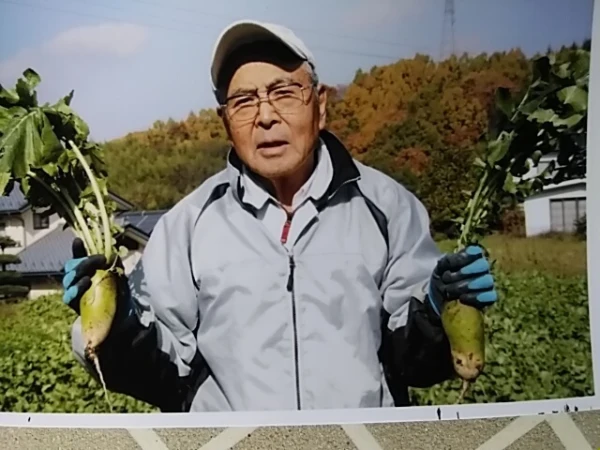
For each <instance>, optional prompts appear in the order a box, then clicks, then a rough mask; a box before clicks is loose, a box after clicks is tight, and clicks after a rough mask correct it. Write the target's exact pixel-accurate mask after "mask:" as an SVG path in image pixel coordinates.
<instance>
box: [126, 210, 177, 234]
mask: <svg viewBox="0 0 600 450" xmlns="http://www.w3.org/2000/svg"><path fill="white" fill-rule="evenodd" d="M166 212H167V210H166V209H163V210H156V211H126V212H122V213H121V214H119V216H118V217H117V223H118V224H119V225H121V226H122V227H132V228H135V229H137V230H138V231H141V232H142V233H144V234H146V235H148V236H150V233H152V230H153V229H154V226H155V225H156V223H157V222H158V220H159V219H160V218H161V217H162V216H163V214H165V213H166Z"/></svg>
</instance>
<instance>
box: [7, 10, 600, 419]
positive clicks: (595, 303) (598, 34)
mask: <svg viewBox="0 0 600 450" xmlns="http://www.w3.org/2000/svg"><path fill="white" fill-rule="evenodd" d="M593 8H594V9H593V13H592V17H593V19H592V33H591V34H592V44H591V61H590V88H589V97H588V105H589V106H588V111H589V112H588V123H589V124H590V125H591V126H588V135H587V149H588V152H587V173H588V174H590V173H592V174H596V175H597V177H598V178H596V177H595V176H588V177H587V197H588V202H587V218H588V223H589V224H591V226H588V230H598V229H600V201H592V202H590V201H589V197H590V193H591V192H600V0H595V1H594V6H593ZM594 124H597V125H595V126H594ZM594 148H596V149H597V150H592V151H589V149H594ZM596 227H598V228H596ZM596 252H598V253H596ZM596 254H600V234H596V233H595V232H592V233H588V237H587V266H588V299H589V301H588V305H589V317H590V340H591V347H592V348H591V354H592V367H593V380H594V382H593V384H594V395H593V396H587V397H574V398H564V399H549V400H534V401H518V402H502V403H474V404H466V405H436V406H409V407H401V408H356V409H319V410H312V411H244V412H208V413H122V414H103V413H90V414H75V413H69V414H63V413H10V412H0V427H26V428H112V429H131V428H145V429H153V428H231V427H271V426H315V425H344V424H376V423H393V422H419V421H435V420H456V419H486V418H496V417H517V416H527V415H543V414H557V413H565V412H567V413H572V412H578V411H589V410H599V409H600V395H599V390H600V258H595V255H596ZM594 273H595V274H598V276H593V275H590V274H594ZM594 324H598V325H594ZM0 395H2V394H1V393H0Z"/></svg>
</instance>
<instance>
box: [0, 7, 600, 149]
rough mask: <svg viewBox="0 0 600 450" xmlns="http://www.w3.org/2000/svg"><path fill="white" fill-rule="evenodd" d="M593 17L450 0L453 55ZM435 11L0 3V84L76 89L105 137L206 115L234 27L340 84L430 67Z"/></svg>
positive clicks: (439, 10) (577, 36)
mask: <svg viewBox="0 0 600 450" xmlns="http://www.w3.org/2000/svg"><path fill="white" fill-rule="evenodd" d="M592 8H593V0H568V1H567V0H502V1H498V0H455V9H456V24H455V34H456V45H457V50H458V51H459V52H463V51H466V52H469V53H479V52H483V51H485V52H492V51H496V50H508V49H510V48H513V47H520V48H521V49H523V51H525V53H527V54H529V55H531V54H533V53H535V52H536V51H543V50H545V49H546V48H547V47H548V45H551V46H554V47H558V46H560V45H562V44H570V43H572V42H573V41H578V42H580V41H582V40H583V39H585V38H588V37H590V35H591V24H592ZM443 13H444V0H372V1H371V0H343V1H342V0H305V1H304V2H291V1H289V0H254V1H252V2H248V3H246V2H245V0H227V1H226V2H225V1H224V2H222V4H221V5H220V6H219V5H218V3H217V2H206V1H200V0H196V1H193V0H122V1H120V2H119V1H117V0H0V18H1V19H0V21H1V23H2V26H1V28H0V83H2V84H6V85H12V84H14V82H15V80H16V78H17V77H18V76H19V75H20V74H21V73H22V72H23V70H24V69H25V68H27V67H31V68H33V69H34V70H36V71H38V72H39V73H40V75H41V76H42V85H41V86H40V89H39V93H40V97H41V99H42V101H51V102H53V101H55V100H56V99H58V98H59V97H60V96H62V95H65V94H67V93H68V92H69V91H70V90H71V89H74V90H75V97H74V101H73V104H72V106H73V107H74V108H75V109H76V110H77V112H78V113H79V114H80V115H81V116H82V117H83V118H84V119H85V120H86V121H87V122H88V124H89V125H90V128H91V130H92V132H91V134H92V137H93V138H94V139H99V140H104V139H111V138H114V137H118V136H122V135H124V134H126V133H127V132H130V131H135V130H143V129H146V128H148V127H149V126H151V125H152V123H153V122H154V121H155V120H159V119H160V120H166V119H168V118H169V117H172V118H174V119H181V118H184V117H186V116H187V115H188V113H189V112H190V111H197V110H199V109H201V108H211V107H214V106H215V100H214V98H213V96H212V94H211V91H210V81H209V76H208V73H209V65H210V56H211V52H212V48H213V45H214V41H215V39H216V38H217V36H218V34H219V33H220V32H221V30H222V29H223V28H224V27H225V26H226V25H227V24H228V23H229V22H231V21H233V20H238V19H244V18H250V19H258V20H265V21H271V22H278V23H281V24H284V25H287V26H289V27H291V28H292V29H293V30H294V31H295V32H296V33H297V34H298V35H299V36H300V38H302V39H303V40H304V41H305V42H306V44H307V45H308V46H309V47H310V48H311V49H312V51H313V53H314V54H315V58H316V60H317V64H318V70H319V75H320V77H321V79H322V80H323V81H324V82H326V83H329V84H339V83H347V82H349V81H351V80H352V78H353V76H354V74H355V72H356V70H357V69H358V68H362V69H366V70H368V69H370V68H371V67H372V66H373V65H382V64H389V63H391V62H394V61H396V60H398V59H400V58H410V57H412V56H413V55H414V54H415V53H417V52H421V53H427V54H430V55H431V56H433V57H435V58H437V57H438V56H439V52H440V42H441V35H442V21H443Z"/></svg>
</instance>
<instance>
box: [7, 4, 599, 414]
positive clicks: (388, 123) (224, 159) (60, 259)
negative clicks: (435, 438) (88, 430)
mask: <svg viewBox="0 0 600 450" xmlns="http://www.w3.org/2000/svg"><path fill="white" fill-rule="evenodd" d="M592 12H593V1H592V0H573V1H570V2H565V1H559V0H527V1H523V0H518V1H517V0H507V1H503V2H496V1H491V0H486V1H480V2H475V1H471V0H437V1H417V0H408V1H402V2H396V1H393V0H376V1H375V3H373V4H370V3H368V2H367V1H366V0H349V1H344V2H334V1H315V0H307V1H306V2H304V3H302V4H297V3H292V2H287V1H283V2H277V3H276V2H273V1H269V0H264V1H261V2H258V3H247V4H246V3H243V2H242V1H239V0H232V1H228V2H227V5H225V4H223V5H218V4H216V3H215V4H205V3H200V2H192V1H191V0H174V1H171V2H167V1H165V0H129V1H126V2H115V1H103V2H100V1H89V2H74V1H70V0H56V1H53V2H44V1H42V0H28V2H27V3H23V2H14V1H9V0H0V16H1V17H3V25H2V30H1V31H0V34H1V35H2V38H1V39H0V195H1V196H0V250H1V253H0V262H1V265H0V266H1V267H0V269H1V271H0V392H1V394H0V412H31V413H34V412H43V413H111V412H112V413H172V412H234V411H274V410H282V411H284V410H285V411H293V410H324V409H328V410H330V409H350V408H410V407H414V406H424V405H429V406H436V405H439V406H442V405H464V404H480V405H486V404H491V403H506V402H521V401H531V400H546V399H563V398H581V397H588V396H593V395H594V393H595V389H594V374H593V371H592V365H593V364H592V362H593V358H592V350H591V335H590V326H591V320H590V313H589V299H588V275H587V267H588V251H587V246H586V243H587V220H586V217H587V216H586V205H587V191H586V180H587V163H586V161H587V158H586V155H587V147H588V141H587V127H588V106H589V102H588V92H589V89H588V88H589V82H590V49H591V45H592V42H591V29H592Z"/></svg>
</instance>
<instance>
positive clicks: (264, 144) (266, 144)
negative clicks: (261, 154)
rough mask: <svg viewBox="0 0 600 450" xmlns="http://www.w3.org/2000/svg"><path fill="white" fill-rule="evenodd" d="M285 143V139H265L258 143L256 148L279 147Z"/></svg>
mask: <svg viewBox="0 0 600 450" xmlns="http://www.w3.org/2000/svg"><path fill="white" fill-rule="evenodd" d="M286 144H287V141H284V140H273V141H265V142H261V143H260V144H258V146H257V148H258V149H259V150H262V149H269V148H276V147H281V146H283V145H286Z"/></svg>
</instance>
